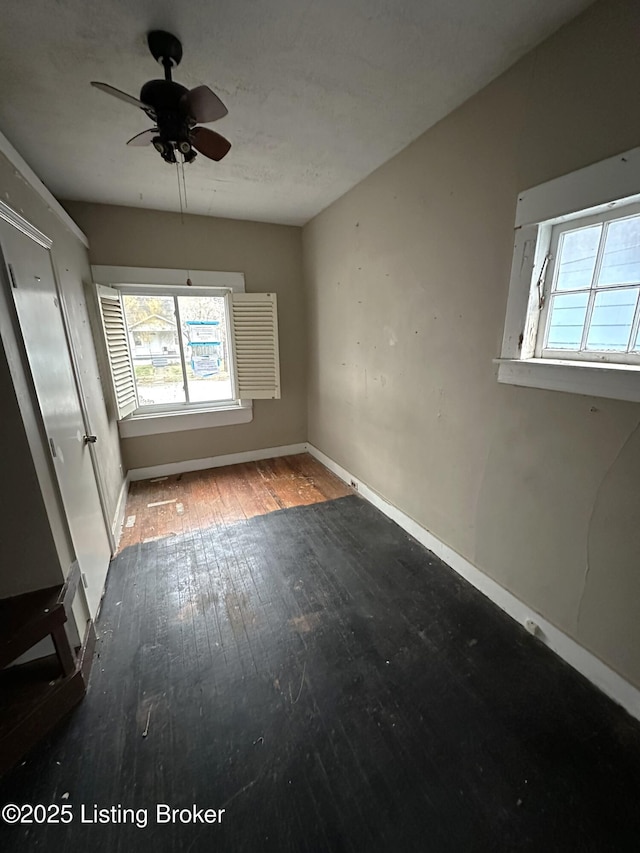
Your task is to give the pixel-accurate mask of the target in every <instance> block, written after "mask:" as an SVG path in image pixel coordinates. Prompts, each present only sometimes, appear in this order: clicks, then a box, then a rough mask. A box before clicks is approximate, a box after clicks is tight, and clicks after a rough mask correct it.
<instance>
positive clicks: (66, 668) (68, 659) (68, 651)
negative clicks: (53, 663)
mask: <svg viewBox="0 0 640 853" xmlns="http://www.w3.org/2000/svg"><path fill="white" fill-rule="evenodd" d="M51 637H52V638H53V645H54V646H55V648H56V654H57V656H58V660H59V661H60V666H61V667H62V672H63V674H64V675H65V676H66V675H72V674H73V673H74V672H75V670H76V656H75V654H74V652H73V650H72V648H71V646H70V645H69V639H68V637H67V632H66V631H65V629H64V625H60V626H59V627H58V628H54V629H53V631H52V632H51Z"/></svg>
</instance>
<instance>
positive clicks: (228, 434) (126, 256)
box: [65, 202, 307, 468]
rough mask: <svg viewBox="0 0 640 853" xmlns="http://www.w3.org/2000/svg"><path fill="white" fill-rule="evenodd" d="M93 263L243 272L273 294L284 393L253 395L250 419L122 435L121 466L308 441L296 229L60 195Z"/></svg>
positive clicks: (250, 285)
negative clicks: (275, 397)
mask: <svg viewBox="0 0 640 853" xmlns="http://www.w3.org/2000/svg"><path fill="white" fill-rule="evenodd" d="M65 206H66V207H67V209H68V210H69V212H70V213H71V215H72V216H73V218H74V219H75V220H76V222H77V223H78V224H79V225H80V227H81V228H82V229H83V231H84V232H85V233H86V234H87V236H88V237H89V242H90V244H91V249H90V258H91V263H93V264H106V265H112V266H132V267H159V268H169V269H175V268H184V267H186V266H189V267H190V268H191V269H200V270H217V271H226V272H243V273H244V274H245V283H246V288H247V290H248V291H253V292H274V291H275V292H276V293H277V294H278V325H279V334H280V371H281V383H282V399H280V400H256V401H255V402H254V404H253V421H252V422H251V423H249V424H240V425H238V426H230V427H215V428H212V429H199V430H192V431H185V432H174V433H168V434H165V435H158V436H146V437H142V438H128V439H125V440H123V442H122V448H123V456H124V459H125V464H126V466H127V468H140V467H147V466H150V465H161V464H164V463H168V462H180V461H183V460H187V459H200V458H206V457H209V456H218V455H221V454H226V453H237V452H240V451H245V450H256V449H260V448H263V447H277V446H281V445H287V444H296V443H298V442H302V441H305V440H306V418H307V410H306V384H305V359H306V343H305V330H304V322H305V315H304V292H303V287H302V233H301V229H300V228H293V227H289V226H284V225H266V224H264V223H260V222H241V221H237V220H232V219H214V218H212V217H207V216H188V215H187V216H185V217H184V225H182V223H181V220H180V216H179V215H178V214H173V213H163V212H160V211H155V210H141V209H138V208H127V207H112V206H110V205H99V204H85V203H80V202H65Z"/></svg>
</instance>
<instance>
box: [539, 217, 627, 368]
mask: <svg viewBox="0 0 640 853" xmlns="http://www.w3.org/2000/svg"><path fill="white" fill-rule="evenodd" d="M623 202H624V200H621V203H620V205H616V207H614V208H609V209H608V210H607V211H606V212H604V213H597V214H592V215H591V216H584V217H581V218H579V219H571V220H569V221H567V222H561V223H558V224H556V225H554V226H553V227H552V229H551V242H550V245H549V263H548V265H547V269H546V274H545V282H544V290H543V303H544V304H543V306H542V310H541V311H540V320H539V324H538V333H537V336H536V346H535V357H536V358H545V359H549V358H550V359H555V360H567V361H586V362H594V361H595V362H606V363H607V364H636V365H640V349H638V348H637V341H638V337H637V336H638V325H639V324H640V299H637V300H636V307H635V309H634V315H633V321H632V324H631V331H630V333H629V340H630V342H636V350H635V352H634V350H633V346H632V347H631V348H630V349H628V350H627V351H626V352H620V351H616V350H596V349H586V346H585V344H586V339H587V336H588V333H589V322H590V319H591V316H592V314H593V303H594V302H595V297H596V295H597V294H598V293H605V292H612V291H620V290H630V289H632V288H638V287H640V281H638V282H634V283H632V284H623V285H600V284H597V277H598V274H599V272H600V266H601V263H602V255H603V249H604V245H605V240H606V231H605V230H603V232H602V233H601V235H600V238H599V240H598V250H597V255H596V261H595V267H594V271H593V275H592V277H591V282H590V285H589V288H584V287H583V288H567V289H563V290H560V291H556V290H554V287H555V283H556V278H557V275H558V271H559V267H558V261H559V260H560V257H559V255H558V247H559V245H560V240H561V239H562V237H563V235H565V234H568V233H571V232H574V231H578V230H580V229H582V228H589V227H590V226H593V225H599V224H602V225H603V226H608V225H609V224H610V223H611V222H619V221H623V220H624V219H628V218H631V217H634V216H636V217H637V216H638V214H640V203H638V202H630V203H627V204H624V203H623ZM554 293H560V294H571V293H574V294H575V293H588V301H587V309H586V317H585V325H584V329H583V335H582V341H581V344H580V349H577V350H575V349H553V348H551V347H548V346H547V342H548V338H549V328H550V323H549V319H550V313H551V311H550V306H551V297H552V295H553V294H554Z"/></svg>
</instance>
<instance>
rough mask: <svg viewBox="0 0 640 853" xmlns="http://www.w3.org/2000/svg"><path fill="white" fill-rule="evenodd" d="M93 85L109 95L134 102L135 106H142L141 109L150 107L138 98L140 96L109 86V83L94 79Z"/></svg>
mask: <svg viewBox="0 0 640 853" xmlns="http://www.w3.org/2000/svg"><path fill="white" fill-rule="evenodd" d="M91 85H92V86H95V88H96V89H100V91H101V92H106V94H107V95H113V97H114V98H119V99H120V100H121V101H125V102H126V103H127V104H132V106H134V107H140V109H141V110H148V109H149V107H148V106H147V104H143V103H142V101H139V100H138V98H134V97H133V95H127V93H126V92H121V91H120V89H115V88H114V87H113V86H109V84H108V83H96V82H95V81H94V80H92V81H91Z"/></svg>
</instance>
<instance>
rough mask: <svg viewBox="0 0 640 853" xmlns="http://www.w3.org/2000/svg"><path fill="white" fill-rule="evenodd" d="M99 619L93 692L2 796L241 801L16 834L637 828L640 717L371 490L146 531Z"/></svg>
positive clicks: (232, 845) (443, 839) (136, 845)
mask: <svg viewBox="0 0 640 853" xmlns="http://www.w3.org/2000/svg"><path fill="white" fill-rule="evenodd" d="M210 511H211V507H206V506H205V507H203V508H202V512H203V517H209V516H208V515H207V514H208V513H209V512H210ZM194 524H195V522H194ZM99 628H100V633H101V641H100V646H99V649H100V657H99V658H98V659H97V660H96V662H95V666H94V671H93V675H92V681H91V686H90V691H89V694H88V696H87V698H86V700H85V701H84V703H83V704H82V705H81V706H80V708H79V709H78V710H77V712H76V713H75V714H74V715H72V717H71V718H70V719H69V720H68V721H67V722H66V723H65V724H64V725H63V726H62V727H61V728H60V729H58V730H57V731H56V732H55V734H54V735H53V736H52V737H51V738H50V739H49V740H48V742H46V743H45V744H43V745H42V746H41V747H40V748H38V749H37V750H36V751H35V752H34V753H33V754H32V755H31V756H29V759H28V760H27V762H26V763H25V764H24V765H23V766H21V767H18V768H16V770H15V771H14V772H13V773H11V774H10V775H9V776H8V777H5V779H3V780H2V781H1V782H0V802H2V803H4V802H7V801H11V802H17V803H22V802H31V803H34V802H44V803H51V802H60V803H62V802H68V803H71V804H72V805H73V806H74V809H75V810H76V815H77V814H78V810H79V806H80V804H81V803H84V804H85V805H93V804H94V803H95V804H97V805H98V806H100V807H109V806H111V805H115V804H122V805H124V806H127V807H132V808H151V807H152V806H153V805H154V804H155V803H157V802H164V803H169V804H173V805H175V806H181V807H184V806H188V805H190V804H192V803H197V804H198V805H199V806H205V807H212V808H225V809H226V813H225V815H224V817H223V823H222V824H221V825H220V826H211V827H204V828H203V827H201V826H198V827H195V828H194V827H193V826H182V825H179V826H172V827H167V826H161V825H160V826H159V825H156V824H155V821H154V820H153V818H152V819H151V820H150V823H149V825H148V826H147V828H146V829H138V828H137V827H135V826H131V825H124V826H122V825H115V826H114V825H105V826H95V825H84V826H82V825H80V824H79V823H78V822H77V818H76V822H74V823H73V824H72V825H71V826H69V827H60V826H49V827H45V826H31V827H25V826H21V827H19V828H18V827H15V828H7V827H6V826H2V827H1V828H0V848H2V849H3V850H20V851H31V850H43V851H58V850H64V851H72V853H73V852H74V851H83V853H84V851H87V850H88V851H91V853H102V851H105V853H106V851H109V853H118V851H123V853H124V851H126V853H129V851H132V850H137V849H141V848H142V846H143V845H144V846H145V847H146V849H148V850H154V851H176V852H177V851H181V853H195V851H210V850H221V851H229V853H230V852H231V851H238V853H239V851H263V850H267V851H278V853H287V852H288V851H291V853H294V851H295V853H298V851H303V852H304V851H308V853H318V851H394V853H396V851H402V853H404V851H428V853H440V851H456V853H457V851H465V853H466V851H519V850H526V851H536V853H537V851H544V853H553V851H562V853H566V851H580V853H582V851H587V853H588V851H614V850H615V851H627V850H628V851H637V850H638V838H639V837H640V809H638V794H639V792H640V731H639V727H638V725H637V724H636V723H635V722H634V721H632V720H631V719H630V718H629V717H628V716H627V715H626V714H625V713H624V712H623V711H622V710H621V709H619V708H617V707H616V706H614V705H613V704H612V703H611V702H609V701H608V700H607V699H606V698H605V697H603V696H602V695H601V694H599V693H598V692H597V691H595V690H594V689H593V688H592V687H591V686H590V685H588V684H587V683H586V682H585V681H584V680H583V679H582V678H581V677H579V676H578V675H577V674H576V673H575V672H573V671H572V670H571V669H569V668H568V667H567V666H565V665H564V664H562V662H560V661H559V660H558V659H557V658H556V657H554V656H553V655H552V654H551V653H550V652H549V651H548V650H547V649H545V648H544V647H543V646H542V645H540V644H539V643H538V642H537V641H536V640H534V639H533V638H532V637H530V636H529V635H528V634H526V633H525V632H524V631H522V630H521V629H520V628H518V627H517V626H516V625H515V624H514V623H513V622H511V621H510V620H509V619H508V618H507V617H506V616H504V614H502V613H501V612H500V611H498V610H497V609H495V608H494V607H493V606H492V605H490V604H489V603H488V602H487V601H486V600H485V599H483V598H482V596H480V595H479V594H478V593H477V592H476V591H475V590H474V589H472V588H471V587H469V586H468V585H466V584H465V583H464V582H463V581H461V580H460V579H459V578H458V577H457V576H455V575H454V574H453V573H452V572H451V571H450V570H449V569H447V568H446V567H445V566H444V565H443V564H442V563H440V562H439V561H438V560H437V559H436V558H434V557H433V555H431V554H429V552H427V551H425V550H424V549H423V548H421V547H420V546H419V545H418V544H417V543H416V542H414V541H413V540H412V539H411V538H410V537H408V536H407V535H406V534H405V533H404V532H403V531H402V530H400V528H398V527H397V526H396V525H394V524H393V523H392V522H390V521H389V520H388V519H386V518H385V517H383V516H382V515H381V514H380V513H378V512H377V511H376V510H375V509H374V508H373V507H371V506H370V505H369V504H367V503H366V502H364V501H362V500H361V499H360V498H358V497H357V496H350V497H344V498H339V499H336V500H330V501H327V502H326V503H320V504H317V505H315V506H304V507H295V508H290V509H283V510H279V511H275V512H271V513H270V514H267V515H261V516H256V517H253V518H250V519H243V520H240V521H237V522H232V521H230V520H229V519H227V521H226V522H225V523H218V524H217V525H216V526H209V527H202V528H197V527H196V526H193V527H192V528H190V529H189V531H188V532H185V533H183V534H181V535H174V536H167V537H165V538H161V539H156V540H154V541H151V542H146V543H138V544H135V545H131V546H130V547H128V548H126V549H125V550H124V551H122V553H121V554H120V555H119V556H118V558H117V559H116V561H115V562H114V563H113V566H112V569H111V572H110V576H109V582H108V588H107V592H106V597H105V601H104V605H103V612H102V617H101V620H100V625H99ZM147 725H148V735H147V737H146V738H144V737H143V736H142V734H143V731H144V730H145V727H147ZM66 794H68V799H62V798H63V796H64V795H66Z"/></svg>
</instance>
